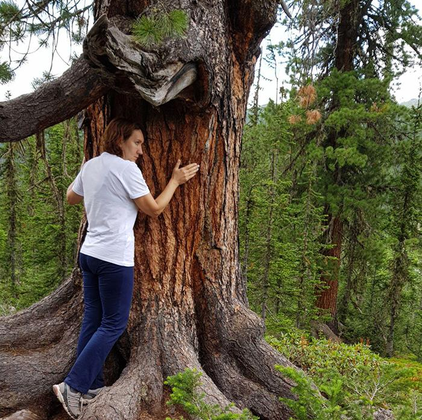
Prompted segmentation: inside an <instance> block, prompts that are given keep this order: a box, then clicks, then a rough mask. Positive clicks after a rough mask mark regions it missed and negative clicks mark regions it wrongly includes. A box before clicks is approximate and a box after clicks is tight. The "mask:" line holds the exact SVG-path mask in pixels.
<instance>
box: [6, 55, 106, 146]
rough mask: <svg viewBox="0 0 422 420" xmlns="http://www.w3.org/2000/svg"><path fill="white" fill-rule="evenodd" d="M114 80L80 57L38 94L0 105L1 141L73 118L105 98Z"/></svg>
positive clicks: (14, 138) (22, 137)
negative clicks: (96, 101)
mask: <svg viewBox="0 0 422 420" xmlns="http://www.w3.org/2000/svg"><path fill="white" fill-rule="evenodd" d="M112 80H113V79H112V78H111V77H108V76H107V75H105V74H100V73H99V72H98V70H95V69H93V68H92V67H90V66H89V64H88V62H87V61H86V60H85V59H84V58H79V59H78V60H77V61H76V62H75V63H74V64H73V65H72V67H71V68H70V69H69V70H67V71H66V72H64V73H63V75H62V76H61V77H59V78H57V79H55V80H53V81H52V82H49V83H46V84H45V85H43V86H41V87H40V88H39V89H37V90H36V91H35V92H33V93H30V94H27V95H21V96H19V97H18V98H16V99H12V100H10V101H7V102H0V127H1V128H0V142H10V141H18V140H22V139H24V138H26V137H29V136H31V135H32V134H35V133H37V132H39V131H41V130H43V129H45V128H47V127H51V126H52V125H54V124H58V123H60V122H62V121H64V120H66V119H69V118H71V117H73V116H74V115H76V114H77V113H78V112H80V111H81V110H83V109H84V108H86V107H87V106H88V105H90V104H91V103H93V102H94V101H95V100H97V99H98V98H100V97H101V96H103V95H104V94H105V93H106V92H107V91H108V90H109V89H110V86H111V84H112Z"/></svg>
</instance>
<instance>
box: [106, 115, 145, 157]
mask: <svg viewBox="0 0 422 420" xmlns="http://www.w3.org/2000/svg"><path fill="white" fill-rule="evenodd" d="M135 130H141V128H140V127H139V125H138V124H136V123H134V122H132V121H129V120H127V119H125V118H120V117H117V118H113V119H112V120H111V121H110V123H109V124H108V126H107V128H106V129H105V131H104V134H103V138H102V145H103V151H104V152H108V153H111V154H112V155H116V156H119V157H122V149H121V148H120V145H121V144H122V143H123V142H125V141H126V140H127V139H128V138H129V137H130V136H131V135H132V133H133V132H134V131H135Z"/></svg>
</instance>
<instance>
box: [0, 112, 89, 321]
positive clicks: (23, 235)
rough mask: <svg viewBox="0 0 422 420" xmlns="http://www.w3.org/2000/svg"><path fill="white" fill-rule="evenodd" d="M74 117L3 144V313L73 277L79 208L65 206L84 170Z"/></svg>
mask: <svg viewBox="0 0 422 420" xmlns="http://www.w3.org/2000/svg"><path fill="white" fill-rule="evenodd" d="M79 136H80V134H79V133H78V131H77V128H76V123H75V121H73V120H72V121H68V122H64V123H62V124H59V125H57V126H55V127H52V128H50V129H48V130H46V132H45V136H44V137H43V141H44V142H45V143H44V144H42V143H41V142H40V141H41V138H40V137H39V138H38V141H36V140H37V139H35V138H29V139H27V140H24V141H21V142H19V143H5V144H2V145H0V190H1V191H2V192H3V193H2V194H1V195H0V258H1V261H2V264H1V265H0V294H1V296H2V299H1V302H0V312H1V314H3V315H4V314H7V313H10V312H13V311H15V310H19V309H21V308H24V307H27V306H29V305H30V304H32V303H34V302H36V301H38V300H39V299H41V298H42V297H43V296H45V295H47V294H48V293H50V292H51V291H52V290H54V289H55V288H56V287H57V286H58V285H59V284H60V283H61V282H62V281H63V280H64V279H65V278H66V276H67V275H69V273H70V271H71V269H72V268H73V267H74V262H75V258H76V245H77V231H78V228H79V224H80V219H81V215H82V208H81V207H80V206H74V207H71V206H67V205H66V206H65V205H64V202H65V194H66V190H67V187H68V185H69V184H70V183H71V182H72V180H73V179H74V177H75V176H76V174H77V172H78V171H79V168H80V164H81V161H82V144H81V139H80V137H79Z"/></svg>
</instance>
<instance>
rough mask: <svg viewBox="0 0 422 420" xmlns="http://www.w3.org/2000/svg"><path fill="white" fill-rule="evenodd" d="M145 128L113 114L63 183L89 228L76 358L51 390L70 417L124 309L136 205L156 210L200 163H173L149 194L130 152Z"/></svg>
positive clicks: (138, 146)
mask: <svg viewBox="0 0 422 420" xmlns="http://www.w3.org/2000/svg"><path fill="white" fill-rule="evenodd" d="M143 142H144V136H143V134H142V131H141V129H140V128H139V127H138V126H137V125H136V124H134V123H132V122H130V121H128V120H125V119H123V118H115V119H114V120H112V121H111V122H110V124H109V125H108V126H107V128H106V131H105V133H104V136H103V150H104V152H103V153H102V154H101V155H100V156H98V157H96V158H93V159H91V160H89V161H88V162H87V163H85V164H84V165H83V166H82V168H81V171H80V172H79V174H78V175H77V177H76V178H75V180H74V181H73V182H72V184H70V186H69V188H68V190H67V201H68V203H69V204H78V203H80V202H81V201H82V199H83V200H84V206H85V210H86V214H87V219H88V232H87V235H86V238H85V241H84V243H83V245H82V247H81V251H80V256H79V261H80V266H81V268H82V272H83V281H84V304H85V310H84V319H83V322H82V328H81V333H80V336H79V341H78V347H77V359H76V362H75V364H74V365H73V367H72V369H71V370H70V372H69V374H68V375H67V377H66V378H65V380H64V382H62V383H60V384H58V385H53V391H54V393H55V394H56V396H57V398H58V399H59V400H60V402H61V403H62V404H63V407H64V408H65V410H66V411H67V413H68V414H69V415H70V416H71V417H72V418H74V419H76V418H78V416H80V414H81V408H82V404H83V403H84V402H85V401H86V400H89V399H92V398H95V397H96V396H97V395H98V394H99V392H100V391H101V390H102V389H103V387H104V379H103V374H102V367H103V364H104V362H105V359H106V357H107V355H108V354H109V352H110V350H111V349H112V347H113V345H114V343H115V342H116V341H117V339H118V338H119V337H120V335H121V334H122V333H123V331H124V330H125V328H126V324H127V321H128V317H129V310H130V305H131V300H132V290H133V266H134V234H133V226H134V223H135V220H136V216H137V213H138V210H141V211H142V212H144V213H146V214H147V215H148V216H151V217H157V216H158V215H159V214H160V213H161V212H162V211H163V210H164V209H165V207H166V206H167V204H168V203H169V201H170V200H171V198H172V197H173V194H174V192H175V191H176V189H177V187H178V186H179V185H182V184H184V183H185V182H187V181H188V180H189V179H191V178H192V177H193V176H195V174H196V173H197V171H198V169H199V165H197V164H196V163H192V164H190V165H187V166H185V167H183V168H180V159H179V160H178V162H177V164H176V166H175V167H174V169H173V173H172V176H171V179H170V181H169V183H168V184H167V186H166V188H165V189H164V191H163V192H162V193H161V194H160V195H159V196H158V197H157V198H156V199H154V198H153V197H152V195H151V193H150V191H149V189H148V186H147V185H146V183H145V181H144V178H143V176H142V173H141V171H140V169H139V168H138V166H137V165H136V163H135V162H136V160H137V159H138V158H139V156H141V155H142V144H143Z"/></svg>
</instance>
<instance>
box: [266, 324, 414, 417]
mask: <svg viewBox="0 0 422 420" xmlns="http://www.w3.org/2000/svg"><path fill="white" fill-rule="evenodd" d="M267 341H268V342H269V343H270V344H271V345H272V346H273V347H275V348H276V349H277V350H279V351H280V352H281V353H283V354H284V355H285V356H286V357H288V358H289V359H290V361H291V362H292V363H294V364H295V365H298V366H300V367H301V368H302V369H303V370H304V371H305V372H306V373H307V375H308V376H309V378H307V377H306V376H305V375H304V374H302V373H299V372H297V371H296V370H291V369H286V368H282V367H277V369H278V370H280V371H281V372H282V373H283V374H284V375H286V376H288V377H290V378H291V379H293V380H294V382H295V383H296V384H297V386H296V387H294V388H293V390H292V391H293V392H294V393H295V394H296V395H297V400H296V401H292V400H286V399H283V402H284V403H285V404H286V405H288V406H289V407H291V408H292V410H293V412H294V413H295V416H296V418H297V419H302V418H306V416H307V415H308V414H311V415H313V416H314V417H315V418H316V419H326V418H330V419H337V418H338V419H340V418H347V419H351V420H355V419H356V420H360V419H372V418H373V413H374V411H376V410H377V409H378V408H387V409H390V410H392V411H393V413H394V414H395V416H396V418H399V419H401V420H411V419H418V418H422V411H421V408H422V392H421V386H422V365H421V364H419V363H417V362H415V361H410V360H397V359H395V360H393V361H392V360H388V359H383V358H381V357H380V356H378V355H377V354H375V353H373V352H372V351H371V349H370V347H369V346H368V345H366V344H364V343H359V344H354V345H348V344H344V343H335V342H332V341H329V340H325V339H320V340H317V339H314V338H310V337H309V335H307V334H305V333H303V332H302V331H295V330H292V331H290V332H289V333H286V334H280V336H279V338H277V339H276V338H274V337H267ZM312 383H313V384H315V386H314V388H312V385H311V384H312ZM315 387H316V388H315ZM316 389H318V390H319V391H320V393H319V392H318V391H317V390H316ZM342 415H343V416H345V417H341V416H342Z"/></svg>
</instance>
